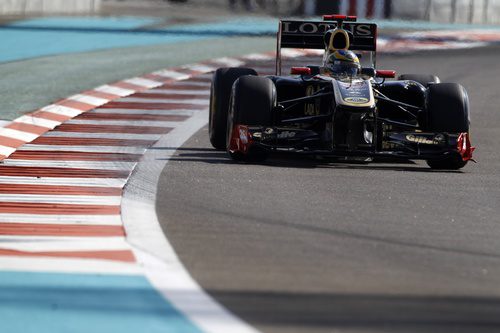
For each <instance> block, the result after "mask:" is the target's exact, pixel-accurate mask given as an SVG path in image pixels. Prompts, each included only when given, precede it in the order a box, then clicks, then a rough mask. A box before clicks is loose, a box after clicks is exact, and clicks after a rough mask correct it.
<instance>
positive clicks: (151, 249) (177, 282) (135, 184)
mask: <svg viewBox="0 0 500 333" xmlns="http://www.w3.org/2000/svg"><path fill="white" fill-rule="evenodd" d="M207 119H208V110H206V111H204V112H200V113H198V114H196V115H195V116H193V117H191V118H190V119H189V120H187V121H186V122H184V123H182V124H181V125H180V126H179V127H177V128H175V129H174V130H173V131H172V132H170V133H169V134H167V135H165V136H164V137H163V138H162V139H161V140H160V141H159V142H157V143H156V144H155V146H154V147H174V149H171V150H155V149H154V147H153V149H150V150H148V151H147V152H146V154H145V155H144V157H143V159H142V160H141V162H140V163H139V164H138V166H137V168H136V170H135V172H134V174H133V176H132V177H131V178H130V180H129V182H128V183H127V187H126V190H125V192H124V195H123V199H122V206H121V207H122V218H123V223H124V226H125V229H126V232H127V239H128V241H129V243H130V244H132V246H134V248H133V249H134V253H135V255H136V257H137V259H138V261H139V262H140V263H141V264H142V265H143V267H144V269H145V271H146V276H147V277H148V279H149V280H150V281H151V283H152V284H153V285H154V286H155V288H156V289H157V290H158V291H159V292H160V293H162V295H163V296H164V297H165V298H166V299H167V300H169V301H170V302H171V303H172V304H173V306H175V307H176V308H177V309H179V310H180V311H181V312H182V313H183V314H184V315H185V316H186V317H187V318H189V319H190V320H191V321H192V322H193V323H194V324H196V325H197V326H198V327H199V328H200V329H201V331H203V332H205V333H220V332H231V333H256V332H257V330H255V329H254V328H252V327H251V326H249V325H247V324H245V323H244V322H242V321H241V320H240V319H238V318H237V317H235V316H234V315H233V314H231V313H230V312H228V311H227V310H226V309H224V308H223V307H222V306H220V305H219V304H218V303H217V302H216V301H215V300H213V299H212V298H211V297H210V296H209V295H208V294H207V293H206V292H205V291H204V290H203V289H201V287H200V286H199V285H198V284H197V283H196V282H195V281H194V280H193V278H192V277H191V276H190V275H189V273H188V272H187V271H186V269H185V268H184V267H183V265H182V263H181V262H180V260H179V258H178V257H177V255H176V254H175V251H174V249H173V248H172V246H171V245H170V243H169V242H168V239H167V238H165V237H164V236H163V232H162V230H161V227H160V225H159V222H158V217H157V215H156V209H155V203H156V191H157V189H156V186H157V184H158V180H159V177H160V174H161V172H162V170H163V168H164V167H165V165H166V163H167V161H168V159H169V157H171V156H172V154H174V152H175V150H176V148H178V147H180V146H181V145H182V144H183V143H184V142H185V141H186V140H187V139H189V138H190V137H191V136H192V135H193V134H194V133H196V132H197V131H198V130H199V129H200V128H201V127H202V126H204V125H205V124H206V123H207ZM160 157H161V158H160ZM186 295H189V296H186ZM200 309H203V311H200Z"/></svg>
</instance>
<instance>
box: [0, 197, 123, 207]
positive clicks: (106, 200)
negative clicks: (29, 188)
mask: <svg viewBox="0 0 500 333" xmlns="http://www.w3.org/2000/svg"><path fill="white" fill-rule="evenodd" d="M121 200H122V199H121V197H120V196H119V197H116V196H94V195H93V196H90V195H44V194H0V201H1V202H25V203H27V202H30V203H55V204H77V205H103V206H118V205H120V203H121Z"/></svg>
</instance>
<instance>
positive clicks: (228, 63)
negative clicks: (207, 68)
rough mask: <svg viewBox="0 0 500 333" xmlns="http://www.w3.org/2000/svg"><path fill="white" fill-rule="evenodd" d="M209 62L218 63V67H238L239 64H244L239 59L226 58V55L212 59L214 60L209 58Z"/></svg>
mask: <svg viewBox="0 0 500 333" xmlns="http://www.w3.org/2000/svg"><path fill="white" fill-rule="evenodd" d="M210 62H212V63H216V64H219V65H220V67H239V66H242V65H244V64H245V63H244V62H243V61H241V60H238V59H236V58H228V57H223V58H218V59H214V60H211V61H210Z"/></svg>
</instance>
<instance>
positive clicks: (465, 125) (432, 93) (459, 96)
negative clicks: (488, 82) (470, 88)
mask: <svg viewBox="0 0 500 333" xmlns="http://www.w3.org/2000/svg"><path fill="white" fill-rule="evenodd" d="M426 102H427V126H426V127H427V128H426V130H428V131H430V132H447V133H454V134H458V133H468V132H469V124H470V120H469V97H468V95H467V92H466V91H465V88H464V87H462V86H461V85H459V84H457V83H439V84H433V85H431V86H429V88H428V89H427V101H426ZM427 164H428V165H429V166H430V167H431V168H433V169H452V170H457V169H460V168H462V167H464V166H465V165H466V164H467V161H463V160H462V157H461V156H460V155H459V154H458V153H457V154H453V155H450V156H449V157H447V158H445V159H442V160H429V161H427Z"/></svg>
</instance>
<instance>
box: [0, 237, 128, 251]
mask: <svg viewBox="0 0 500 333" xmlns="http://www.w3.org/2000/svg"><path fill="white" fill-rule="evenodd" d="M0 248H1V249H10V250H17V251H28V252H44V251H65V252H67V251H117V250H130V245H129V244H128V243H127V242H126V240H125V238H124V237H61V236H4V235H0Z"/></svg>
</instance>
